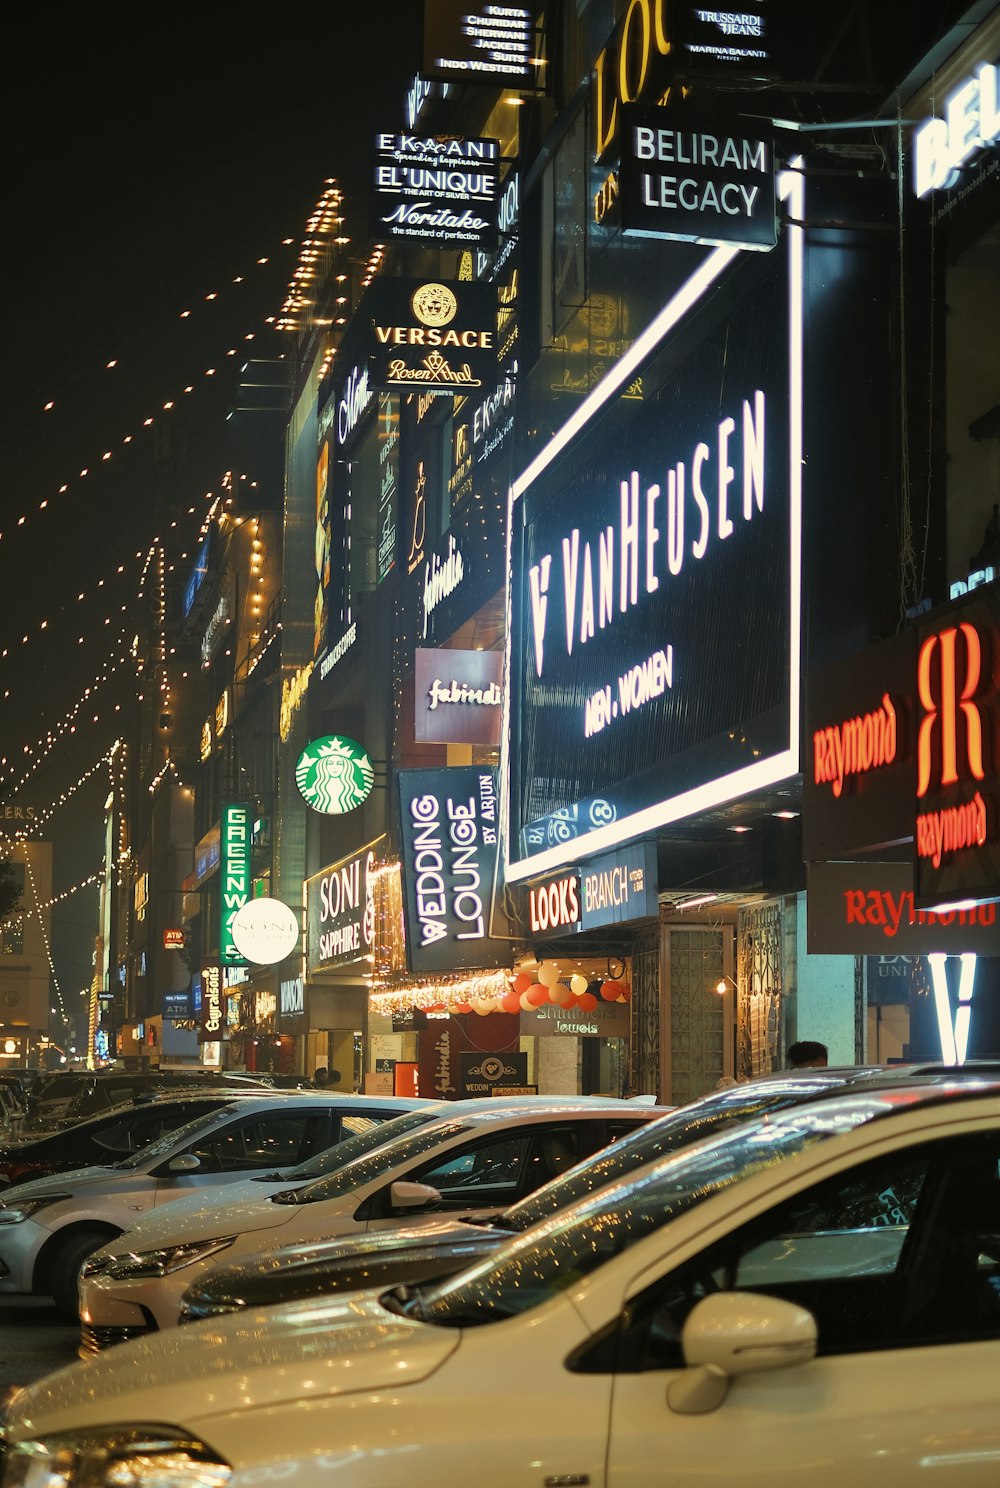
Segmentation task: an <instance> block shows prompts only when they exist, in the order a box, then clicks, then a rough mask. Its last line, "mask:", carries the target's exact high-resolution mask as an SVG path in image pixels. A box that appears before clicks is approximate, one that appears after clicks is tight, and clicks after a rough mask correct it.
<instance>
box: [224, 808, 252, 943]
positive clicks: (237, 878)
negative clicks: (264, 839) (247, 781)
mask: <svg viewBox="0 0 1000 1488" xmlns="http://www.w3.org/2000/svg"><path fill="white" fill-rule="evenodd" d="M252 847H253V811H252V809H251V807H250V806H249V805H246V804H245V803H243V802H236V801H230V802H227V803H226V804H224V805H223V807H222V812H221V816H220V853H219V908H220V923H219V960H220V961H221V963H222V965H223V966H243V965H244V964H245V963H246V957H245V956H244V955H243V953H242V952H241V951H240V949H239V947H238V946H237V944H236V941H235V940H234V939H233V920H234V919H235V918H236V916H237V914H238V913H239V911H240V910H241V909H242V908H243V906H244V904H246V902H247V900H248V899H249V898H250V890H251V860H252Z"/></svg>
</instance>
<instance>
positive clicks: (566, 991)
mask: <svg viewBox="0 0 1000 1488" xmlns="http://www.w3.org/2000/svg"><path fill="white" fill-rule="evenodd" d="M575 980H576V978H575V977H574V981H575ZM581 980H582V978H581ZM586 990H587V988H586V983H584V991H586ZM549 996H550V997H551V999H552V1001H553V1002H554V1003H555V1004H556V1005H557V1007H564V1008H568V1007H572V1006H573V1004H574V1003H575V1002H576V997H575V996H574V994H573V992H572V990H571V988H569V987H567V985H566V983H565V982H556V984H555V986H554V987H550V988H549Z"/></svg>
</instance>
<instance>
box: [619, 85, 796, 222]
mask: <svg viewBox="0 0 1000 1488" xmlns="http://www.w3.org/2000/svg"><path fill="white" fill-rule="evenodd" d="M618 190H619V205H620V210H621V225H622V232H623V233H626V234H628V235H630V236H632V237H642V238H676V239H680V240H681V241H682V242H691V243H731V244H734V245H735V246H737V247H739V248H749V249H756V250H766V249H769V248H773V247H774V245H775V243H776V242H777V240H778V219H777V212H776V210H775V198H774V143H773V139H772V138H771V136H770V135H767V134H764V133H763V132H761V131H760V130H756V131H755V132H754V133H753V134H745V133H742V132H737V131H736V130H730V129H722V128H720V127H719V124H718V123H717V122H713V121H711V120H710V119H708V118H707V117H706V118H699V117H698V116H696V115H691V114H689V113H688V112H687V110H682V111H678V110H667V109H662V108H638V107H632V108H624V109H623V110H622V153H621V166H620V169H619V176H618Z"/></svg>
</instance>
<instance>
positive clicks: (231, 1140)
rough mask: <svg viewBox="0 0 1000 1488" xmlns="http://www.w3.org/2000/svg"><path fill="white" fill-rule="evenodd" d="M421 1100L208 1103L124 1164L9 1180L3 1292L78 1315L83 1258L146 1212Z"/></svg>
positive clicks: (2, 1216)
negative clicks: (34, 1297)
mask: <svg viewBox="0 0 1000 1488" xmlns="http://www.w3.org/2000/svg"><path fill="white" fill-rule="evenodd" d="M419 1104H420V1102H418V1101H413V1100H409V1099H404V1098H403V1097H393V1096H386V1097H384V1098H382V1097H376V1096H371V1097H365V1096H349V1095H348V1096H345V1095H323V1094H321V1093H320V1092H319V1091H314V1092H312V1093H308V1092H305V1091H303V1092H301V1093H297V1094H292V1093H289V1094H284V1093H283V1092H281V1091H271V1092H268V1093H267V1094H263V1093H261V1094H256V1095H252V1096H247V1097H246V1098H245V1099H241V1100H240V1101H239V1102H238V1103H237V1104H234V1105H233V1106H225V1107H222V1108H221V1109H219V1110H214V1111H210V1112H207V1113H206V1114H205V1115H203V1116H199V1117H197V1118H196V1119H195V1120H194V1121H190V1122H188V1123H187V1125H186V1126H182V1127H179V1128H178V1129H177V1130H176V1131H173V1132H168V1133H166V1135H164V1136H163V1137H161V1138H160V1139H158V1140H157V1141H155V1142H152V1143H150V1145H149V1146H148V1147H145V1148H143V1149H142V1151H140V1152H137V1153H134V1154H133V1155H132V1156H131V1157H127V1158H124V1159H123V1160H122V1161H121V1162H118V1163H116V1164H111V1163H106V1164H102V1165H100V1166H95V1167H91V1168H82V1169H79V1170H78V1171H77V1172H75V1173H71V1174H64V1173H57V1174H53V1175H52V1176H51V1177H49V1178H40V1179H37V1180H35V1181H33V1182H29V1183H21V1184H17V1185H15V1186H14V1187H11V1188H8V1189H5V1190H4V1193H3V1200H2V1202H0V1293H4V1292H18V1293H24V1292H34V1293H39V1294H41V1295H43V1296H51V1297H53V1298H54V1300H55V1302H56V1305H57V1306H58V1307H59V1308H60V1310H61V1311H62V1312H63V1313H64V1314H65V1315H66V1316H67V1317H71V1318H76V1316H77V1279H78V1275H79V1271H80V1266H81V1265H82V1264H83V1262H84V1260H85V1259H86V1258H87V1256H88V1255H90V1253H91V1252H92V1251H94V1250H97V1249H98V1247H99V1246H101V1245H104V1244H106V1243H107V1242H108V1241H110V1240H111V1239H113V1238H114V1237H115V1236H116V1235H120V1234H121V1232H122V1231H123V1230H124V1229H125V1228H126V1227H127V1226H128V1225H130V1224H132V1223H133V1222H134V1220H135V1218H136V1216H137V1215H139V1214H142V1213H143V1212H144V1211H146V1210H151V1209H154V1208H158V1207H160V1206H162V1205H164V1204H168V1203H178V1202H183V1196H184V1195H190V1194H192V1193H195V1194H196V1195H197V1198H198V1200H199V1202H201V1201H202V1200H204V1198H205V1197H206V1196H207V1194H208V1193H209V1192H210V1191H214V1190H216V1189H218V1187H219V1186H220V1185H226V1184H233V1183H236V1182H237V1181H238V1180H239V1179H243V1178H247V1177H248V1176H250V1175H252V1174H263V1173H267V1172H271V1171H273V1170H274V1169H275V1167H276V1166H284V1167H292V1166H294V1165H295V1164H296V1163H298V1162H300V1161H302V1160H303V1159H304V1158H305V1157H307V1156H309V1155H310V1154H313V1153H319V1152H322V1151H324V1150H325V1149H326V1148H328V1147H331V1146H333V1145H334V1144H336V1143H337V1142H339V1141H340V1140H341V1139H342V1138H343V1137H344V1136H345V1135H346V1134H347V1133H351V1132H353V1133H357V1132H360V1131H362V1130H364V1129H366V1128H367V1127H368V1126H370V1125H372V1124H376V1123H379V1122H382V1121H387V1120H388V1119H389V1118H390V1117H391V1116H393V1115H395V1114H396V1113H397V1112H399V1111H402V1110H407V1109H410V1108H412V1107H413V1106H415V1105H416V1106H419ZM278 1181H280V1178H279V1180H278Z"/></svg>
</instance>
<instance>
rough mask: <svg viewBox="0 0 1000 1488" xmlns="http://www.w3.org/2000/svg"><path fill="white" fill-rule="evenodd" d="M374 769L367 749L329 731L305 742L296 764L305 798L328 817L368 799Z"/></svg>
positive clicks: (339, 813)
mask: <svg viewBox="0 0 1000 1488" xmlns="http://www.w3.org/2000/svg"><path fill="white" fill-rule="evenodd" d="M374 779H375V768H374V766H373V765H372V762H371V756H370V755H369V753H368V751H367V750H366V749H363V748H362V746H361V745H360V744H359V743H358V742H357V741H356V740H355V739H349V738H348V737H347V736H346V734H328V735H326V736H324V737H323V738H321V739H314V740H313V741H312V743H311V744H308V745H306V747H305V749H303V751H302V753H301V754H300V755H299V761H298V764H297V765H296V766H295V783H296V785H297V786H298V788H299V793H300V794H301V796H302V798H303V800H304V801H305V802H306V804H307V805H309V806H311V807H312V808H313V810H314V811H319V812H322V813H323V814H324V815H326V816H343V815H345V814H346V813H347V812H348V811H353V810H354V809H355V807H357V806H360V805H361V804H362V803H363V802H364V801H366V800H367V799H368V796H369V794H370V792H371V788H372V783H373V782H374Z"/></svg>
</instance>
